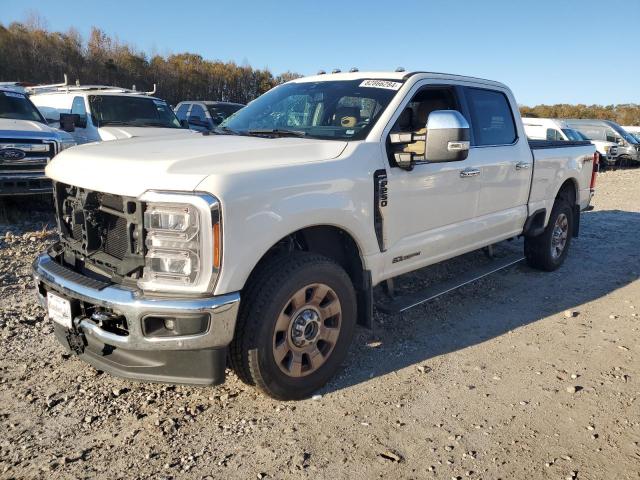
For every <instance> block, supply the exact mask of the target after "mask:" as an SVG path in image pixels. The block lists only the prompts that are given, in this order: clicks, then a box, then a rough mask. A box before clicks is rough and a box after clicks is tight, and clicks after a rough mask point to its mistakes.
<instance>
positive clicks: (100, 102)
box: [89, 95, 182, 128]
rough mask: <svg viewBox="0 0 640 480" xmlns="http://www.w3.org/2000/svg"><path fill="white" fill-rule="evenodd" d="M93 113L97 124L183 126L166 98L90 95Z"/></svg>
mask: <svg viewBox="0 0 640 480" xmlns="http://www.w3.org/2000/svg"><path fill="white" fill-rule="evenodd" d="M89 103H90V105H91V115H92V117H93V120H94V122H95V123H96V125H97V126H99V127H101V126H106V125H131V126H135V127H162V128H182V126H181V125H180V121H179V120H178V119H177V118H176V115H175V113H173V110H171V107H169V105H168V104H167V102H165V101H164V100H158V99H156V98H149V97H142V96H126V95H90V96H89Z"/></svg>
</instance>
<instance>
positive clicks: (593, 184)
mask: <svg viewBox="0 0 640 480" xmlns="http://www.w3.org/2000/svg"><path fill="white" fill-rule="evenodd" d="M599 169H600V154H599V153H598V152H596V153H594V154H593V170H592V171H591V184H590V185H589V188H590V189H591V191H592V192H593V191H594V190H595V189H596V175H598V170H599Z"/></svg>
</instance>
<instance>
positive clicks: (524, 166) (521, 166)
mask: <svg viewBox="0 0 640 480" xmlns="http://www.w3.org/2000/svg"><path fill="white" fill-rule="evenodd" d="M529 167H531V164H530V163H527V162H518V163H516V170H529Z"/></svg>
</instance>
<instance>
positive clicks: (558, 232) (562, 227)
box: [551, 213, 569, 260]
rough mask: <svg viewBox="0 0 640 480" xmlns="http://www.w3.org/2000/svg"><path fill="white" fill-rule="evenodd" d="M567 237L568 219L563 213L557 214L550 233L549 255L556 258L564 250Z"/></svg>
mask: <svg viewBox="0 0 640 480" xmlns="http://www.w3.org/2000/svg"><path fill="white" fill-rule="evenodd" d="M567 238H569V219H568V218H567V216H566V215H565V214H564V213H561V214H560V215H558V218H556V223H555V225H554V226H553V232H552V234H551V257H552V258H553V259H554V260H557V259H558V258H560V256H561V255H562V252H564V248H565V247H566V246H567Z"/></svg>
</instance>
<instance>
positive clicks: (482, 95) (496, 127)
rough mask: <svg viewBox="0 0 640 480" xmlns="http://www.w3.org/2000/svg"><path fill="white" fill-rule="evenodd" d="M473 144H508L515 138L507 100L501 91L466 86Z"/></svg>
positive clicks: (513, 123) (511, 115)
mask: <svg viewBox="0 0 640 480" xmlns="http://www.w3.org/2000/svg"><path fill="white" fill-rule="evenodd" d="M466 97H467V103H468V105H469V113H470V114H471V126H472V128H473V134H474V139H475V142H474V143H475V145H477V146H488V145H510V144H512V143H514V142H515V141H516V139H517V134H516V124H515V121H514V119H513V114H512V112H511V107H510V105H509V100H508V99H507V97H506V95H505V94H504V93H502V92H498V91H495V90H486V89H482V88H467V90H466Z"/></svg>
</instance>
